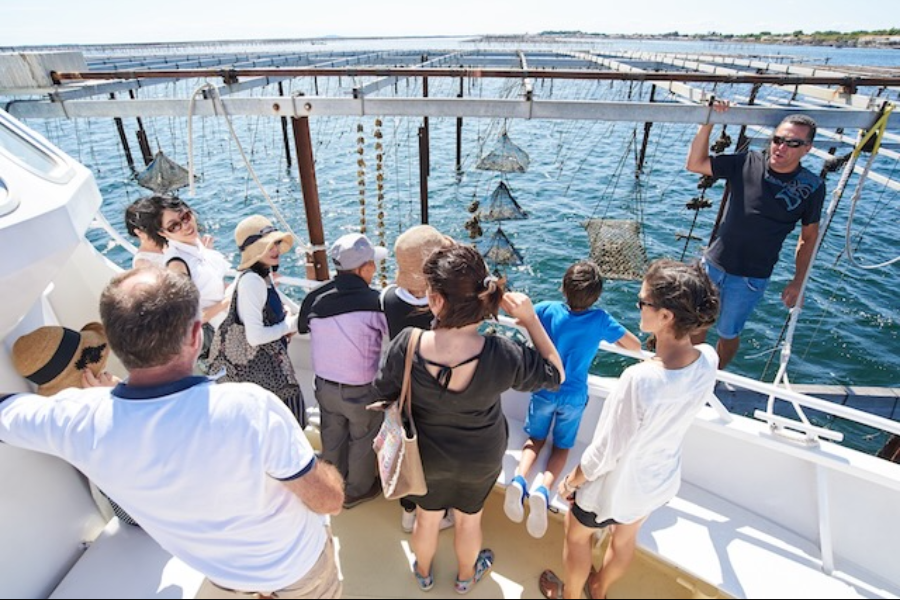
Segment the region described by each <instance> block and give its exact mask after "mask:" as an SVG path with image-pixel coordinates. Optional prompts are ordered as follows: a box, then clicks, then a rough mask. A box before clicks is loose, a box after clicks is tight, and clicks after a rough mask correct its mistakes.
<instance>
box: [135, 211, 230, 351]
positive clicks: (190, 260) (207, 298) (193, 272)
mask: <svg viewBox="0 0 900 600" xmlns="http://www.w3.org/2000/svg"><path fill="white" fill-rule="evenodd" d="M150 202H151V205H152V209H151V213H150V214H151V216H150V223H152V229H151V231H152V235H151V237H152V238H153V241H155V242H156V243H157V244H159V245H161V246H165V247H166V252H165V264H166V266H167V267H168V268H169V269H171V270H173V271H176V272H178V273H182V274H184V275H187V276H189V277H190V278H191V279H192V280H193V282H194V284H195V285H196V286H197V288H198V289H199V290H200V311H201V318H202V321H203V350H202V351H201V353H200V358H201V359H204V360H205V359H206V358H207V356H208V355H209V346H210V344H212V335H213V333H214V332H215V329H216V328H217V327H218V326H219V324H221V323H222V321H223V320H224V319H225V310H226V309H227V308H228V303H229V301H230V299H229V298H227V297H226V295H225V274H226V273H227V272H228V269H229V268H230V267H231V265H230V264H228V261H227V260H226V259H225V257H224V256H222V253H221V252H218V251H216V250H213V249H212V248H210V246H211V245H212V240H211V238H210V237H208V236H202V237H201V235H200V226H199V225H198V223H197V216H196V214H195V213H194V211H193V210H191V207H190V206H188V205H187V204H186V203H185V202H184V201H183V200H181V199H180V198H177V197H175V196H152V197H151V198H150Z"/></svg>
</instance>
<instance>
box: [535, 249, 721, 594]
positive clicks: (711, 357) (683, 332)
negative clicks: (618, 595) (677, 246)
mask: <svg viewBox="0 0 900 600" xmlns="http://www.w3.org/2000/svg"><path fill="white" fill-rule="evenodd" d="M637 306H638V309H639V310H640V311H641V324H640V327H641V331H643V332H645V333H651V334H653V335H654V337H655V339H656V355H655V356H654V357H652V358H651V359H649V360H646V361H644V362H641V363H638V364H636V365H632V366H631V367H629V368H627V369H625V371H624V372H623V373H622V375H621V377H620V378H619V381H618V384H617V385H616V387H615V389H614V390H613V391H612V392H611V393H610V395H609V397H608V398H607V399H606V402H605V403H604V405H603V411H602V413H601V415H600V419H599V420H598V422H597V428H596V430H595V432H594V438H593V441H592V442H591V444H590V446H588V448H587V449H586V450H585V452H584V455H583V456H582V457H581V462H580V464H579V465H578V466H577V467H576V468H575V469H574V470H572V472H571V473H569V474H568V475H566V477H565V478H563V480H562V481H561V483H560V484H559V495H560V496H562V497H566V498H568V499H569V501H570V502H571V508H570V510H569V512H568V513H567V514H566V545H565V550H564V552H563V561H564V565H565V584H563V581H562V580H560V579H559V578H558V577H557V576H556V575H555V574H554V573H553V572H552V571H544V572H543V573H542V574H541V578H540V582H539V584H540V588H541V592H542V593H543V594H544V596H545V597H547V598H562V597H565V598H579V597H580V596H581V591H582V587H584V589H585V592H586V595H587V597H588V598H605V597H606V595H607V592H608V591H609V588H610V586H611V585H612V584H613V583H614V582H615V581H617V580H618V579H620V578H621V577H622V576H623V575H624V574H625V572H626V570H627V569H628V566H629V565H630V564H631V560H632V559H633V557H634V551H635V545H636V540H637V534H638V530H639V529H640V527H641V524H642V523H643V522H644V520H646V518H647V516H648V515H649V514H650V513H651V512H652V511H654V510H656V509H657V508H659V507H660V506H662V505H664V504H665V503H667V502H668V501H669V500H671V499H672V497H674V496H675V494H676V493H677V492H678V488H679V485H680V483H681V445H682V440H683V439H684V435H685V433H686V432H687V430H688V428H689V427H690V425H691V423H692V422H693V420H694V417H695V416H696V415H697V413H698V412H699V410H700V408H701V407H702V406H703V405H704V403H705V401H706V398H707V397H708V396H709V394H711V393H712V392H713V387H714V386H715V382H716V370H717V368H718V364H719V361H718V356H717V355H716V351H715V349H713V348H712V347H711V346H709V345H707V344H701V345H698V346H694V345H693V344H692V343H691V334H692V333H693V332H695V331H697V330H700V329H703V328H704V327H708V326H710V325H712V323H714V322H715V320H716V317H717V315H718V311H719V298H718V293H717V292H716V290H715V287H714V286H713V285H712V283H711V282H710V280H709V277H707V275H706V273H705V271H704V269H703V268H702V267H701V266H700V265H699V264H696V263H695V264H691V265H686V264H684V263H679V262H675V261H672V260H658V261H655V262H654V263H652V264H651V265H650V267H649V268H648V270H647V274H646V275H645V276H644V281H643V284H642V285H641V291H640V294H639V295H638V300H637ZM605 527H609V529H610V532H611V535H612V539H611V541H610V544H609V548H608V549H607V551H606V554H605V555H604V557H603V565H602V567H601V569H600V571H599V572H597V573H595V574H592V573H591V571H592V564H591V548H592V543H591V542H592V538H593V534H594V532H595V531H596V530H597V529H602V528H605Z"/></svg>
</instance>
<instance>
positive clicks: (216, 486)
mask: <svg viewBox="0 0 900 600" xmlns="http://www.w3.org/2000/svg"><path fill="white" fill-rule="evenodd" d="M198 301H199V295H198V292H197V288H196V286H195V285H194V284H193V283H192V282H191V280H190V279H189V278H187V277H184V276H183V275H179V274H177V273H173V272H170V271H166V270H164V269H160V268H158V267H148V268H144V269H138V270H134V271H128V272H126V273H123V274H121V275H119V276H117V277H115V278H114V279H113V280H112V281H111V282H110V283H109V285H108V286H107V287H106V289H105V290H104V291H103V294H102V296H101V299H100V314H101V318H102V320H103V324H104V326H105V328H106V331H107V335H108V338H109V343H110V347H111V348H112V351H113V352H114V353H115V354H116V355H117V356H118V357H119V359H120V360H121V361H122V364H123V365H125V367H126V369H128V373H129V376H128V379H127V380H126V382H124V383H121V384H119V385H117V386H116V387H115V388H109V387H95V388H91V389H87V390H80V389H68V390H64V391H62V392H60V393H58V394H56V395H55V396H51V397H49V398H46V397H43V396H37V395H34V394H14V395H9V396H2V395H0V441H3V442H6V443H9V444H12V445H15V446H19V447H22V448H28V449H31V450H36V451H39V452H45V453H47V454H52V455H55V456H59V457H61V458H63V459H65V460H67V461H69V462H70V463H72V464H73V465H74V466H75V467H76V468H78V469H79V470H81V471H82V472H84V474H85V475H87V476H88V477H89V478H90V479H91V480H93V481H94V482H96V483H97V485H98V486H100V487H101V488H102V489H104V490H105V491H107V492H108V493H109V494H110V495H111V496H113V497H114V498H115V499H116V501H117V502H119V504H121V505H122V507H123V508H125V510H127V511H128V513H130V514H131V515H132V516H133V517H134V519H135V520H136V521H137V522H138V523H139V524H140V525H141V526H142V527H143V528H144V530H145V531H146V532H147V533H148V534H150V536H152V537H153V538H154V539H155V540H156V541H157V542H158V543H159V545H160V546H162V547H163V548H165V549H166V550H168V551H169V552H170V553H172V554H173V555H174V556H176V557H178V558H180V559H181V560H182V561H184V562H185V563H187V564H188V565H190V566H191V567H193V568H194V569H196V570H198V571H200V572H201V573H203V574H204V575H206V577H207V580H206V581H205V582H204V584H203V587H202V588H201V590H200V592H199V594H198V596H197V597H198V598H238V597H240V598H246V597H247V596H248V595H250V596H252V595H257V596H256V597H260V596H263V597H264V596H271V595H272V594H276V597H278V598H336V597H339V596H340V594H341V583H340V580H339V578H338V567H337V559H336V557H335V553H334V547H333V544H332V539H331V533H330V529H329V526H328V516H327V515H334V514H337V513H339V512H340V511H341V507H342V504H343V501H344V493H343V480H342V479H341V476H340V474H339V473H338V472H337V470H336V469H335V468H334V467H332V466H331V465H328V464H326V463H324V462H319V461H317V460H316V457H315V454H314V452H313V449H312V447H311V446H310V444H309V442H308V441H307V439H306V436H305V435H304V434H303V431H302V430H301V429H300V426H299V425H298V424H297V419H296V418H295V417H294V416H293V415H292V414H291V412H290V411H289V410H288V408H287V407H286V406H285V404H284V403H283V402H282V401H281V400H280V399H278V397H276V396H275V395H273V394H271V393H270V392H267V391H266V390H264V389H262V388H261V387H259V386H257V385H255V384H251V383H223V384H218V385H216V384H214V382H212V381H210V380H209V379H207V378H206V377H197V376H193V375H192V373H193V368H194V362H195V360H196V358H197V355H198V353H199V352H200V348H201V345H202V332H201V321H200V310H199V304H198Z"/></svg>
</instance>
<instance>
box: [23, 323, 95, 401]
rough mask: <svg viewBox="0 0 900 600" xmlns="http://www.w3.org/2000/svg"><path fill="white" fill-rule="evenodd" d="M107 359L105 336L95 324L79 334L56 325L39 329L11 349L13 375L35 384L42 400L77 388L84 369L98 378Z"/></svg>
mask: <svg viewBox="0 0 900 600" xmlns="http://www.w3.org/2000/svg"><path fill="white" fill-rule="evenodd" d="M107 358H109V343H108V341H107V339H106V332H105V331H104V329H103V325H101V324H100V323H96V322H92V323H88V324H87V325H85V326H84V327H83V328H82V329H81V331H80V332H79V331H75V330H74V329H69V328H67V327H61V326H59V325H47V326H44V327H38V328H37V329H35V330H34V331H32V332H31V333H28V334H26V335H23V336H22V337H20V338H19V339H17V340H16V343H15V344H13V347H12V359H13V365H14V366H15V368H16V371H18V372H19V374H20V375H21V376H22V377H25V378H26V379H28V380H29V381H31V382H32V383H36V384H37V386H38V389H37V391H38V394H41V395H42V396H52V395H53V394H55V393H56V392H58V391H60V390H64V389H66V388H70V387H76V388H80V387H81V385H82V381H81V376H82V373H83V371H84V369H85V368H89V369H90V370H91V372H93V374H94V375H98V376H99V375H100V373H102V372H103V371H104V370H105V369H106V359H107Z"/></svg>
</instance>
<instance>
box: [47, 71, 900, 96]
mask: <svg viewBox="0 0 900 600" xmlns="http://www.w3.org/2000/svg"><path fill="white" fill-rule="evenodd" d="M285 76H286V77H468V78H473V79H479V78H481V79H484V78H495V79H504V78H505V79H522V78H524V77H532V78H535V79H575V80H578V79H581V80H592V81H602V80H617V81H694V82H710V83H734V84H738V83H749V84H753V83H759V84H769V85H805V84H815V85H836V86H841V87H843V88H845V89H846V90H848V91H855V90H856V89H857V88H859V87H900V77H891V76H877V77H876V76H871V77H870V76H859V75H833V74H830V73H829V74H824V75H791V74H754V73H685V72H684V71H653V72H639V73H623V72H621V71H601V70H595V69H544V68H535V69H516V68H512V69H493V68H479V67H440V68H438V67H432V68H416V67H340V68H334V67H325V68H323V67H282V68H246V69H243V68H242V69H153V70H142V71H135V70H131V71H125V70H122V71H119V70H115V71H69V72H58V71H52V72H51V77H52V79H53V81H54V82H55V83H62V82H64V81H85V80H89V79H144V78H152V77H180V78H209V77H222V78H223V79H226V80H229V81H231V80H234V79H235V78H239V77H285Z"/></svg>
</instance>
